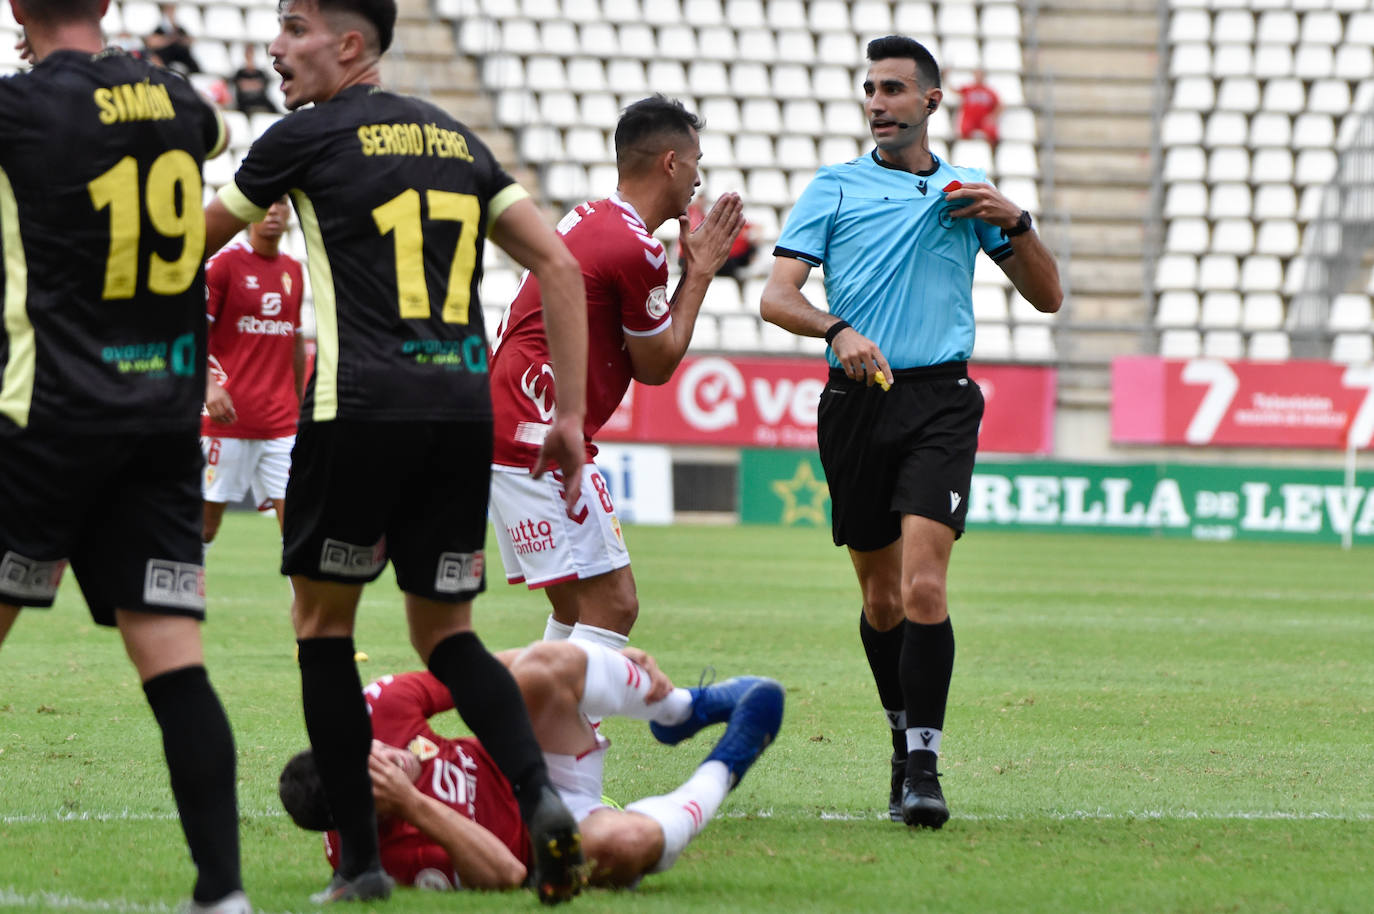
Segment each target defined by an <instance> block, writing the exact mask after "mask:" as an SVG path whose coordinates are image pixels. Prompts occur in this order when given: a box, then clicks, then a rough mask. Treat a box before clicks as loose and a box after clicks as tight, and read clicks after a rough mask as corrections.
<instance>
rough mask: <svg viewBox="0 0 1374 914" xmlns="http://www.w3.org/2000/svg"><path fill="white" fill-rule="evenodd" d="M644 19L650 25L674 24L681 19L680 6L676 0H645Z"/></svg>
mask: <svg viewBox="0 0 1374 914" xmlns="http://www.w3.org/2000/svg"><path fill="white" fill-rule="evenodd" d="M643 9H644V21H645V22H647V23H649V24H650V25H657V26H668V25H676V24H677V23H679V22H681V21H682V7H681V6H680V5H679V4H678V0H647V2H646V3H644V6H643Z"/></svg>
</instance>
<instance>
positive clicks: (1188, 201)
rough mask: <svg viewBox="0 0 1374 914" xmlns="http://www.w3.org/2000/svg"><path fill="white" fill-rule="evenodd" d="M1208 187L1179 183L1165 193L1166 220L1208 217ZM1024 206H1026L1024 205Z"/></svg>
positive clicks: (1194, 182) (1190, 182)
mask: <svg viewBox="0 0 1374 914" xmlns="http://www.w3.org/2000/svg"><path fill="white" fill-rule="evenodd" d="M1207 197H1208V194H1207V185H1205V184H1202V183H1200V182H1196V181H1178V182H1175V183H1172V184H1170V185H1169V186H1168V188H1166V190H1165V191H1164V218H1166V219H1177V218H1179V217H1181V216H1205V215H1207ZM1022 205H1024V204H1022Z"/></svg>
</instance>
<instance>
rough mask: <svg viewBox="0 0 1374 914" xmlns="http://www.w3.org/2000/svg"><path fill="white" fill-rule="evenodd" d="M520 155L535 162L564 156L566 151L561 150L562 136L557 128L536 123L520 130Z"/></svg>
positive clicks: (551, 160)
mask: <svg viewBox="0 0 1374 914" xmlns="http://www.w3.org/2000/svg"><path fill="white" fill-rule="evenodd" d="M520 156H521V158H523V159H525V160H526V161H529V162H534V163H537V164H542V163H544V162H556V161H560V160H562V159H564V158H566V157H567V153H565V152H564V150H563V138H562V136H561V135H560V134H559V132H558V128H557V127H546V126H542V125H537V124H536V125H532V126H530V127H526V128H525V129H524V130H522V131H521V132H520Z"/></svg>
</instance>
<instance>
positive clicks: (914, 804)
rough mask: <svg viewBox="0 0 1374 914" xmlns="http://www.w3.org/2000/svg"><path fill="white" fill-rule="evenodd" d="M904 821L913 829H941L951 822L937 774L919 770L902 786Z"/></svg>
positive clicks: (909, 776) (932, 771) (911, 774)
mask: <svg viewBox="0 0 1374 914" xmlns="http://www.w3.org/2000/svg"><path fill="white" fill-rule="evenodd" d="M902 821H903V822H905V823H906V824H907V825H910V826H911V827H912V828H939V827H940V826H941V825H944V824H945V823H946V822H948V821H949V807H948V806H946V805H945V795H944V793H943V792H942V791H941V790H940V775H939V774H938V773H937V772H935V771H934V770H924V769H917V770H916V771H912V772H911V773H910V774H908V775H907V778H906V783H905V784H904V785H903V786H902Z"/></svg>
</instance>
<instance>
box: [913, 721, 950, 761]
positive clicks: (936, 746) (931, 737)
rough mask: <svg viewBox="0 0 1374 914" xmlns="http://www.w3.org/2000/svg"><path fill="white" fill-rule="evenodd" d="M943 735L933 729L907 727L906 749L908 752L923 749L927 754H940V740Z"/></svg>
mask: <svg viewBox="0 0 1374 914" xmlns="http://www.w3.org/2000/svg"><path fill="white" fill-rule="evenodd" d="M942 736H944V733H943V732H942V731H940V730H936V729H935V728H933V727H908V728H907V731H906V749H907V751H908V752H915V751H917V750H918V749H924V750H926V751H927V752H934V753H935V754H936V755H937V756H938V755H939V754H940V738H941V737H942Z"/></svg>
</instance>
